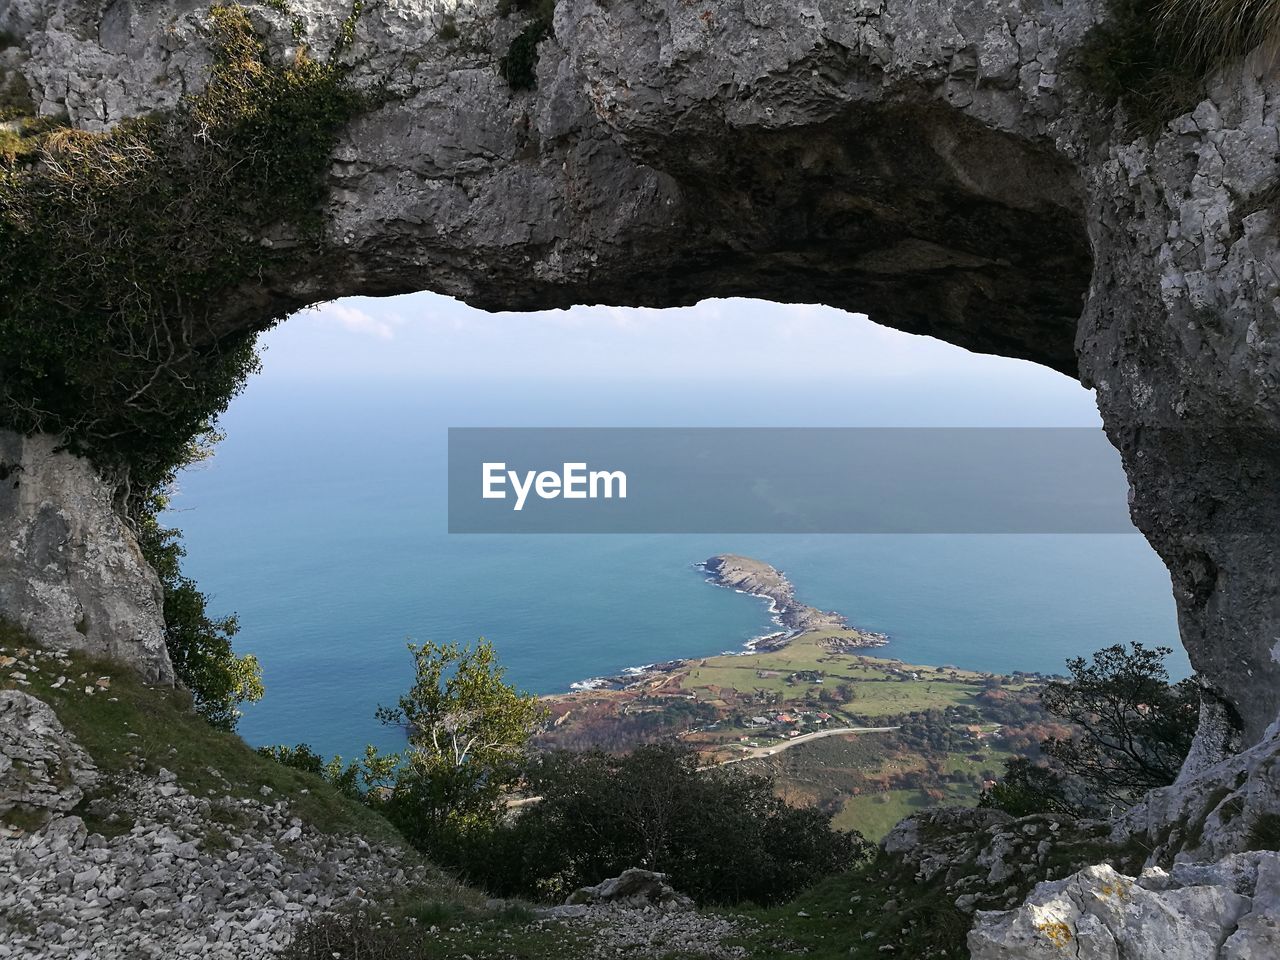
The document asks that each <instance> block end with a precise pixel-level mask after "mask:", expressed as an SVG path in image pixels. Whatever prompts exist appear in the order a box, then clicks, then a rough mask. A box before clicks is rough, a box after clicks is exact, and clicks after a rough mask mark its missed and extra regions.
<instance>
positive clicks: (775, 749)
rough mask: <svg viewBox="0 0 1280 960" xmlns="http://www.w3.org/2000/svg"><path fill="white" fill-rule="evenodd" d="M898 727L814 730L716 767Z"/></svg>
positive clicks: (721, 763)
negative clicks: (810, 743)
mask: <svg viewBox="0 0 1280 960" xmlns="http://www.w3.org/2000/svg"><path fill="white" fill-rule="evenodd" d="M897 729H899V728H898V727H833V728H832V729H830V730H815V731H814V732H813V733H806V734H803V735H802V736H799V737H795V738H793V739H791V740H784V741H783V742H782V743H775V744H774V745H773V746H770V747H754V748H752V749H751V750H748V751H747V752H746V753H744V754H743V755H742V756H740V757H734V758H733V759H732V760H724V761H721V762H720V763H717V764H716V766H717V767H726V766H728V765H729V764H731V763H741V762H742V761H743V760H760V759H763V758H764V757H772V756H773V755H774V754H776V753H781V752H782V751H783V750H787V749H789V748H791V747H796V746H799V745H800V744H802V743H808V742H810V741H811V740H821V739H822V738H823V737H837V736H840V735H841V734H845V733H892V732H893V731H894V730H897Z"/></svg>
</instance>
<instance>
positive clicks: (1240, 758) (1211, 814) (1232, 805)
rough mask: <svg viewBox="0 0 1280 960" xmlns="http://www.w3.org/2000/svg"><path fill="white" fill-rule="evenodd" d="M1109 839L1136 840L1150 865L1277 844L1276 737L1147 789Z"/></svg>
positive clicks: (1279, 766) (1279, 769)
mask: <svg viewBox="0 0 1280 960" xmlns="http://www.w3.org/2000/svg"><path fill="white" fill-rule="evenodd" d="M1111 839H1112V842H1114V843H1117V844H1123V843H1130V842H1133V841H1137V842H1138V843H1139V844H1141V846H1142V848H1143V849H1146V850H1148V851H1150V853H1149V855H1148V857H1147V862H1148V863H1151V864H1168V863H1172V862H1174V861H1196V860H1202V861H1203V860H1217V859H1220V858H1222V857H1225V856H1227V855H1228V854H1232V853H1240V852H1243V851H1246V850H1251V849H1257V848H1258V847H1267V848H1274V847H1276V846H1280V738H1272V739H1270V740H1267V741H1265V742H1263V743H1260V744H1257V745H1256V746H1253V747H1251V748H1249V749H1248V750H1245V751H1244V752H1243V753H1240V754H1236V755H1234V756H1231V757H1228V758H1227V759H1226V760H1223V761H1220V762H1219V763H1217V764H1214V765H1213V766H1210V767H1208V768H1206V769H1204V770H1201V771H1200V772H1199V773H1197V774H1195V775H1192V776H1183V777H1182V778H1181V780H1179V782H1178V783H1175V784H1174V785H1172V786H1169V787H1164V788H1162V789H1160V790H1153V791H1151V792H1150V793H1149V794H1147V796H1146V797H1145V798H1144V799H1143V801H1142V803H1140V804H1138V805H1137V806H1135V807H1133V808H1132V809H1130V810H1127V811H1125V813H1124V814H1123V815H1122V816H1121V817H1120V818H1119V819H1118V820H1117V821H1116V823H1115V824H1114V826H1113V830H1112V835H1111Z"/></svg>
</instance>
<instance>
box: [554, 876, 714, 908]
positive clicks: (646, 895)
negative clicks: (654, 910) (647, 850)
mask: <svg viewBox="0 0 1280 960" xmlns="http://www.w3.org/2000/svg"><path fill="white" fill-rule="evenodd" d="M565 903H566V904H568V905H575V904H597V903H616V904H618V905H620V906H632V907H635V906H646V905H649V904H655V905H660V906H662V907H665V908H667V909H668V910H691V909H692V908H693V901H692V900H690V899H689V898H688V897H686V896H684V895H683V894H681V893H677V892H676V890H675V889H674V888H673V887H672V886H671V884H669V883H668V882H667V875H666V874H665V873H654V872H653V871H652V870H643V869H641V868H640V867H631V868H630V869H628V870H623V871H622V873H620V874H619V875H618V876H616V877H610V878H609V879H607V880H602V881H600V882H599V883H597V884H595V885H594V886H590V887H581V888H579V889H577V890H575V891H574V892H573V893H571V894H570V895H569V899H568V900H566V901H565Z"/></svg>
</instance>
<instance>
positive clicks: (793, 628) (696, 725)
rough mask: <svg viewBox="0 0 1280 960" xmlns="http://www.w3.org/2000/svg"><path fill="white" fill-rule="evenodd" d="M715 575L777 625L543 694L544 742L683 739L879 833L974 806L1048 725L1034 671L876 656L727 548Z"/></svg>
mask: <svg viewBox="0 0 1280 960" xmlns="http://www.w3.org/2000/svg"><path fill="white" fill-rule="evenodd" d="M696 566H697V567H698V569H700V570H702V571H704V572H705V573H706V575H707V580H708V582H709V583H712V584H715V585H717V586H722V587H728V588H729V589H732V590H736V591H738V592H740V593H746V594H751V595H753V596H757V597H763V598H765V599H767V600H768V601H769V602H770V603H771V604H772V613H773V616H774V619H775V621H776V622H777V624H778V626H779V628H780V629H779V631H778V632H777V633H774V634H770V635H769V636H767V637H761V638H758V639H757V640H754V641H752V642H751V643H748V644H747V648H746V650H745V651H739V652H733V653H725V654H720V655H718V656H711V657H701V658H695V659H687V660H669V661H666V662H664V663H655V664H649V665H648V666H645V667H633V668H630V669H628V670H626V671H623V672H622V673H621V674H619V675H617V676H613V677H597V678H594V679H592V680H587V681H583V682H582V683H579V684H575V685H574V690H573V691H572V692H570V693H565V694H557V695H552V696H548V697H545V698H544V699H543V703H544V704H545V705H546V707H547V708H548V711H549V714H550V720H549V722H548V724H547V726H546V728H545V729H544V730H543V731H542V732H541V733H540V734H539V736H538V738H537V743H538V745H539V746H540V747H542V748H568V749H603V750H608V751H626V750H630V749H632V748H634V747H636V746H637V745H639V744H642V743H652V742H655V741H662V740H678V741H680V742H682V743H684V744H686V745H688V746H689V747H692V748H693V749H694V750H696V751H697V752H698V754H699V757H700V760H701V762H702V763H703V764H704V765H705V766H708V767H711V766H717V765H722V764H726V763H732V764H747V765H750V766H751V767H752V768H754V769H756V770H757V771H758V772H760V773H765V774H768V775H770V776H772V777H774V779H775V783H776V784H777V787H778V789H779V791H780V793H782V794H783V795H785V796H786V797H787V798H788V801H789V802H792V803H798V804H802V805H812V806H816V807H821V808H823V809H828V810H833V811H836V818H835V823H836V824H837V826H840V827H854V828H856V829H858V830H860V831H862V832H863V833H864V834H865V835H866V836H869V837H872V838H877V839H878V838H879V837H880V836H882V835H883V834H884V833H885V832H887V831H888V829H889V828H890V827H891V826H892V825H893V824H894V823H896V822H897V821H898V820H899V819H901V818H902V817H904V816H906V815H907V814H908V813H910V812H912V811H913V810H920V809H925V808H927V807H930V806H933V805H936V804H942V803H953V804H955V803H959V804H972V803H974V802H975V801H976V799H977V797H978V794H979V792H980V791H981V790H982V788H983V787H984V786H986V785H989V784H990V783H991V782H992V781H993V780H994V778H995V777H996V776H998V774H999V771H1000V769H1001V767H1002V764H1003V761H1004V760H1005V759H1006V758H1007V757H1009V756H1014V755H1025V754H1028V753H1033V752H1034V750H1035V749H1036V747H1037V745H1038V744H1039V742H1040V740H1041V739H1043V736H1044V735H1045V733H1046V732H1048V729H1049V728H1048V727H1047V726H1045V724H1046V722H1047V718H1046V717H1045V716H1044V714H1043V710H1042V708H1041V706H1040V703H1039V699H1038V696H1037V693H1036V691H1037V688H1038V686H1039V684H1040V683H1041V682H1042V681H1043V679H1044V678H1042V677H1039V676H1035V675H1028V674H1015V675H1013V676H1000V675H997V674H992V673H987V672H982V671H974V670H963V669H960V668H958V667H954V666H924V665H919V664H911V663H907V662H904V661H902V660H899V659H892V658H886V657H881V656H872V655H870V651H868V650H866V649H862V648H867V647H880V646H883V645H884V644H886V643H887V642H888V637H886V636H885V635H884V634H882V633H872V632H869V631H865V630H860V629H858V628H857V627H853V626H850V625H849V622H848V620H847V619H846V618H845V617H844V616H843V615H841V614H839V613H836V612H830V611H822V610H819V609H817V608H815V607H811V606H808V605H807V604H803V603H801V602H799V601H798V600H797V599H796V589H795V586H794V585H793V584H792V583H791V581H790V580H789V579H788V578H787V577H786V576H785V575H784V574H783V573H782V572H781V571H779V570H777V569H776V568H774V567H772V566H770V565H769V564H768V563H765V562H763V561H761V560H756V559H753V558H750V557H743V556H738V555H735V554H721V555H717V556H714V557H711V558H710V559H709V560H706V561H704V562H702V563H699V564H696Z"/></svg>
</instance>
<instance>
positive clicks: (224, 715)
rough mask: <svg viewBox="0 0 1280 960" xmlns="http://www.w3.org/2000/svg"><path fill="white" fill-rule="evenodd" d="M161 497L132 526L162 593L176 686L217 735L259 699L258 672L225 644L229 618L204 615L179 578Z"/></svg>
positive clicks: (187, 581)
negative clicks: (162, 515) (163, 520)
mask: <svg viewBox="0 0 1280 960" xmlns="http://www.w3.org/2000/svg"><path fill="white" fill-rule="evenodd" d="M166 502H167V501H166V498H165V496H164V495H163V494H153V495H152V497H151V499H150V501H149V503H148V507H147V512H146V515H145V517H144V518H143V520H142V521H141V523H140V524H139V527H138V545H139V546H140V547H141V548H142V555H143V556H144V557H145V558H146V561H147V563H149V564H151V566H152V568H153V569H154V570H155V571H156V574H157V575H158V576H159V577H160V585H161V587H162V589H163V590H164V642H165V646H166V647H167V648H168V651H169V659H170V661H172V663H173V671H174V674H175V675H176V676H177V678H178V681H179V682H180V683H181V684H182V685H183V686H184V687H186V688H187V690H189V691H190V693H191V697H192V699H193V700H194V702H195V708H196V712H197V713H199V714H200V716H202V717H204V719H205V720H207V721H208V722H209V723H210V724H212V725H213V726H215V727H217V728H218V729H219V730H234V729H235V727H236V723H237V721H238V720H239V719H240V710H239V707H240V705H241V704H243V703H248V702H252V701H254V700H259V699H261V698H262V694H263V686H262V668H261V666H259V664H258V659H257V657H254V656H253V655H252V654H246V655H244V656H237V655H236V653H235V650H234V649H233V648H232V646H231V639H232V638H233V637H234V636H235V635H236V633H237V632H238V631H239V629H240V625H239V622H238V621H237V620H236V618H235V616H234V615H232V616H228V617H221V618H214V617H211V616H209V611H208V603H209V600H208V597H206V596H205V595H204V594H203V593H201V592H200V589H199V588H198V587H197V586H196V583H195V581H194V580H192V579H191V578H190V577H187V576H184V575H183V573H182V558H183V556H185V555H186V551H185V550H184V549H183V547H182V535H181V534H180V533H179V532H178V531H177V530H173V529H169V528H166V527H163V526H161V525H160V520H159V514H160V513H161V511H163V510H164V508H165V505H166Z"/></svg>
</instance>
